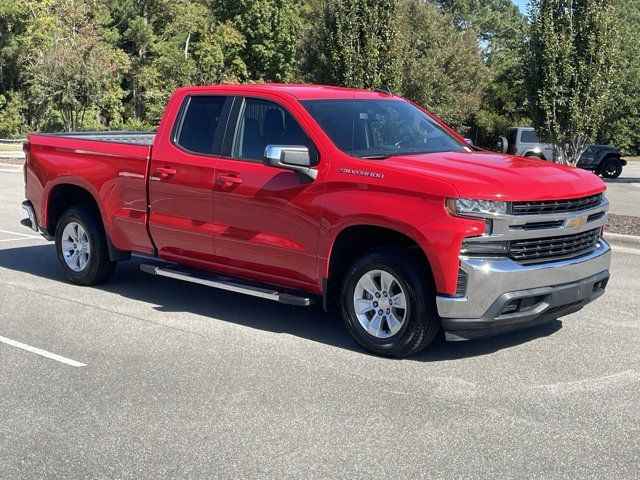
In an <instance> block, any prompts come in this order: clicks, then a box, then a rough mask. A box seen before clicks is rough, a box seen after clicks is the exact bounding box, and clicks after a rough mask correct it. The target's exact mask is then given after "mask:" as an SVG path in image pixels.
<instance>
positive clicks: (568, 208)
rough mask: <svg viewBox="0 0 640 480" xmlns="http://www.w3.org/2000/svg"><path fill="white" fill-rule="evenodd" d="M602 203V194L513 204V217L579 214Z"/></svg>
mask: <svg viewBox="0 0 640 480" xmlns="http://www.w3.org/2000/svg"><path fill="white" fill-rule="evenodd" d="M601 202H602V193H598V194H597V195H591V196H589V197H582V198H573V199H571V200H545V201H540V202H514V203H513V205H512V210H511V213H512V214H513V215H537V214H541V213H542V214H544V213H563V212H580V211H582V210H589V209H590V208H593V207H597V206H598V205H600V203H601Z"/></svg>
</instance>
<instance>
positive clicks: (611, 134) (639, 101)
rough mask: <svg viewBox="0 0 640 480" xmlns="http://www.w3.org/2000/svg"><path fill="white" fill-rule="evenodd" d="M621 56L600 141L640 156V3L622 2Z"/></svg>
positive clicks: (619, 13) (619, 14)
mask: <svg viewBox="0 0 640 480" xmlns="http://www.w3.org/2000/svg"><path fill="white" fill-rule="evenodd" d="M616 8H617V13H616V15H617V18H618V19H619V29H620V30H619V32H620V33H619V38H620V55H619V56H618V63H617V65H616V73H615V82H614V83H613V91H612V93H611V97H610V98H611V101H610V102H609V105H608V106H607V109H606V121H605V125H604V127H603V129H602V130H601V131H600V134H599V141H600V142H603V143H611V144H612V145H615V146H617V147H618V148H620V149H621V150H622V152H623V153H624V154H627V155H638V154H640V35H638V32H639V31H640V2H638V0H618V1H617V2H616Z"/></svg>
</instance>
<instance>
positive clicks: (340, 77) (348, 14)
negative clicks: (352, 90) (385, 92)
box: [308, 0, 400, 88]
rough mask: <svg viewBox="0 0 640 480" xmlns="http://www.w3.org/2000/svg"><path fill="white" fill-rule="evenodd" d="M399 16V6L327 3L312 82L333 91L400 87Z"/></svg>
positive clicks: (360, 0)
mask: <svg viewBox="0 0 640 480" xmlns="http://www.w3.org/2000/svg"><path fill="white" fill-rule="evenodd" d="M397 10H398V6H397V2H396V0H327V1H326V2H325V3H324V6H323V9H322V17H321V19H320V22H319V25H318V28H317V30H316V31H315V34H314V36H313V45H314V46H313V48H312V50H311V52H310V60H309V62H308V64H309V65H311V70H312V76H313V77H314V78H315V79H316V80H319V81H320V82H323V83H328V84H333V85H343V86H349V87H363V88H375V87H381V86H383V85H384V86H388V87H391V88H394V87H396V86H397V85H398V83H399V82H398V79H399V63H400V62H399V55H398V50H397V48H398V46H399V43H398V38H397V37H398V36H397V29H396V26H397Z"/></svg>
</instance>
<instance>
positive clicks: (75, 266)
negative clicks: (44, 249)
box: [56, 207, 116, 285]
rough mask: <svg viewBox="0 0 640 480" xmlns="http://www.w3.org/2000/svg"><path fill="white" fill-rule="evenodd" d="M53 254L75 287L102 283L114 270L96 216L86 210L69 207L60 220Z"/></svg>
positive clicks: (100, 223) (99, 221) (100, 222)
mask: <svg viewBox="0 0 640 480" xmlns="http://www.w3.org/2000/svg"><path fill="white" fill-rule="evenodd" d="M56 252H57V254H58V262H59V263H60V267H62V271H63V272H64V275H65V277H67V279H68V280H69V281H71V282H73V283H76V284H78V285H95V284H98V283H102V282H105V281H107V280H108V279H109V277H111V275H112V274H113V271H114V269H115V267H116V262H112V261H111V260H110V259H109V249H108V246H107V238H106V235H105V232H104V228H103V226H102V221H101V220H100V218H99V215H98V214H94V213H92V212H91V211H90V210H89V209H87V208H85V207H71V208H69V209H68V210H67V211H66V212H64V213H63V214H62V216H61V217H60V220H59V221H58V226H57V227H56Z"/></svg>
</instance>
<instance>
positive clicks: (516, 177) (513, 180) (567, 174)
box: [383, 152, 606, 201]
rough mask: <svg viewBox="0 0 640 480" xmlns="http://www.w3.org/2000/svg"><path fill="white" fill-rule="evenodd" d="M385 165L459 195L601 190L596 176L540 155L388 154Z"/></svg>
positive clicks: (541, 195) (564, 194)
mask: <svg viewBox="0 0 640 480" xmlns="http://www.w3.org/2000/svg"><path fill="white" fill-rule="evenodd" d="M383 162H384V164H385V166H386V167H390V168H391V169H393V170H395V171H398V172H404V173H407V174H415V175H423V176H425V177H430V178H437V179H439V180H443V181H446V182H449V183H450V184H451V185H453V187H454V188H455V189H456V190H457V191H458V193H459V195H460V197H462V198H477V199H484V200H496V199H497V200H504V201H534V200H560V199H567V198H577V197H583V196H588V195H594V194H596V193H599V192H602V191H604V190H605V189H606V186H605V184H604V182H603V181H602V180H601V179H600V178H599V177H598V176H596V175H594V174H592V173H590V172H587V171H586V170H582V169H579V168H574V167H568V166H564V165H558V164H555V163H551V162H547V161H545V160H537V159H533V158H524V157H517V156H513V155H503V154H497V153H492V152H443V153H429V154H421V155H406V156H397V157H390V158H388V159H386V160H384V161H383Z"/></svg>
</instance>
